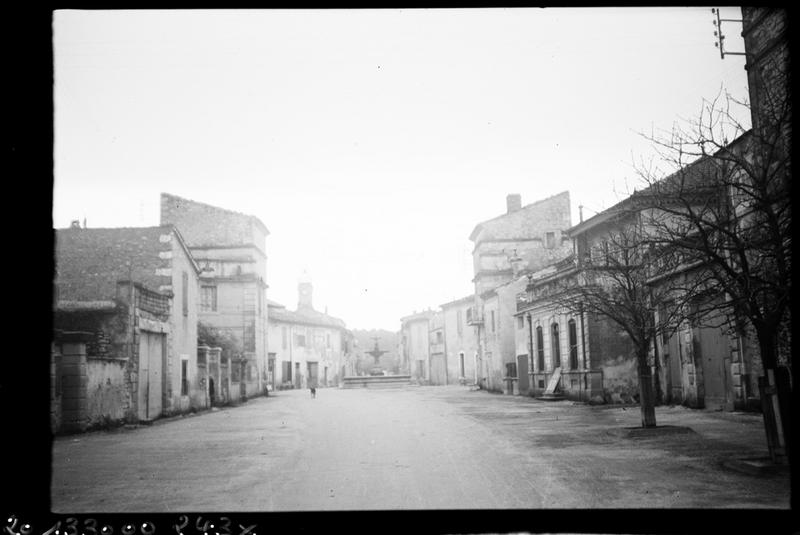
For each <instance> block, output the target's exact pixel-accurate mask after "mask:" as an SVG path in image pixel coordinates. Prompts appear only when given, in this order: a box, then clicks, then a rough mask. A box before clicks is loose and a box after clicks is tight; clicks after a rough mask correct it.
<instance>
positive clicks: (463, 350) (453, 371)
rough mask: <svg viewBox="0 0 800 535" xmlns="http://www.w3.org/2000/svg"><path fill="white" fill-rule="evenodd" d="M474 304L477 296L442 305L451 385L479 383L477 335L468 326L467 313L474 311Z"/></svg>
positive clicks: (448, 375)
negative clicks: (477, 372) (477, 373)
mask: <svg viewBox="0 0 800 535" xmlns="http://www.w3.org/2000/svg"><path fill="white" fill-rule="evenodd" d="M474 302H475V296H472V295H470V296H467V297H462V298H461V299H457V300H455V301H450V302H448V303H445V304H443V305H441V310H442V317H443V325H444V344H445V351H446V355H447V377H448V382H449V383H451V384H452V383H457V384H477V381H478V377H477V375H476V369H477V368H476V362H477V357H478V353H477V346H476V344H475V342H476V340H475V333H474V329H473V327H472V326H470V325H468V324H467V312H468V311H469V310H472V307H473V304H474Z"/></svg>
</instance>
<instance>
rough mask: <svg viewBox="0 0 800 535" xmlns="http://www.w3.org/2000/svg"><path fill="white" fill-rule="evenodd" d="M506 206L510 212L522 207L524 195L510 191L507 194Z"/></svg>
mask: <svg viewBox="0 0 800 535" xmlns="http://www.w3.org/2000/svg"><path fill="white" fill-rule="evenodd" d="M506 208H507V209H508V213H509V214H510V213H511V212H516V211H517V210H519V209H520V208H522V195H520V194H519V193H510V194H508V195H506Z"/></svg>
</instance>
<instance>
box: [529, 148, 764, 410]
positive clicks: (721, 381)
mask: <svg viewBox="0 0 800 535" xmlns="http://www.w3.org/2000/svg"><path fill="white" fill-rule="evenodd" d="M746 138H747V134H746V135H745V136H743V137H742V138H740V139H737V140H736V141H734V142H733V143H731V144H730V145H729V146H728V147H726V149H725V150H736V149H735V147H737V146H738V145H739V144H740V143H741V142H743V141H744V140H746ZM714 173H715V163H714V162H713V160H712V158H711V157H705V158H700V159H698V160H697V161H695V162H693V163H691V164H690V165H688V166H686V167H685V168H683V169H681V170H680V171H678V172H676V173H675V174H673V175H670V176H668V177H666V178H664V179H662V180H660V181H658V182H655V183H654V184H652V185H651V186H649V187H648V188H646V189H644V190H642V191H639V192H635V193H634V194H633V195H631V196H629V197H628V198H626V199H623V200H622V201H620V202H619V203H617V204H616V205H614V206H612V207H611V208H609V209H607V210H604V211H603V212H600V213H598V214H596V215H594V216H593V217H591V218H589V219H587V220H586V221H581V222H580V223H579V224H578V225H576V226H574V227H573V228H571V229H570V230H569V235H570V237H571V238H572V240H573V245H574V258H573V259H571V260H570V261H569V262H566V263H564V264H562V265H561V266H555V267H556V272H555V273H554V274H553V275H548V276H545V277H541V278H534V279H532V282H531V284H530V285H529V287H528V289H527V295H526V296H525V301H526V303H525V304H524V306H521V308H520V310H519V311H518V314H519V315H520V316H525V317H526V318H527V319H528V320H529V321H532V322H533V324H534V325H533V329H534V332H535V334H534V335H533V336H531V335H530V333H529V335H528V338H529V341H528V345H529V346H530V345H531V342H530V339H531V338H533V342H534V344H533V345H534V351H533V352H534V354H538V355H540V354H541V349H540V347H539V344H538V341H539V334H538V332H537V331H536V329H537V327H536V322H537V321H540V320H542V318H543V316H548V315H549V316H548V317H550V318H551V319H550V320H548V322H549V323H550V325H549V327H550V329H553V328H555V327H554V326H557V327H558V329H559V333H564V334H563V335H562V336H567V337H568V339H569V341H568V343H567V344H566V345H564V341H563V340H562V341H561V354H562V355H566V354H567V353H566V352H565V350H568V351H570V355H571V356H572V355H573V354H577V357H578V358H577V360H578V362H577V367H576V366H575V363H574V362H571V363H570V364H569V366H567V364H566V363H565V361H564V359H563V358H562V359H561V360H560V361H559V359H558V358H557V357H552V356H551V358H550V359H549V360H548V361H547V362H546V363H545V366H544V372H545V375H547V373H552V372H553V371H554V370H555V368H557V367H558V366H557V364H559V363H560V364H561V368H562V369H561V374H562V380H561V384H560V386H561V387H562V389H563V390H564V392H565V393H566V394H567V395H568V397H573V398H575V399H578V397H579V395H581V390H580V389H581V388H583V392H586V393H588V395H589V397H590V398H591V399H597V400H599V399H603V400H605V401H606V402H620V401H629V400H631V399H633V400H638V385H639V371H638V368H637V359H636V355H635V348H634V346H633V344H632V342H631V341H630V338H629V336H628V335H627V334H626V333H625V332H624V330H623V329H622V327H621V326H620V325H617V324H616V323H614V322H613V321H611V320H610V319H608V318H604V317H599V316H596V315H593V314H589V313H586V314H580V315H577V314H575V313H574V312H572V313H570V312H569V311H568V310H559V307H558V303H559V301H561V302H563V295H564V293H565V292H568V291H570V289H571V288H575V287H576V286H579V285H581V284H585V280H586V279H585V278H584V277H583V275H582V272H583V271H585V270H588V271H587V273H588V272H589V271H591V270H592V267H591V264H592V263H594V264H595V265H600V264H601V263H603V258H604V255H608V254H609V250H610V249H613V248H614V247H615V246H616V244H615V243H614V236H615V235H617V234H618V233H619V232H620V231H622V232H625V230H623V229H629V228H633V226H635V227H636V229H637V233H636V236H637V240H638V241H637V243H635V244H634V243H631V244H630V245H631V246H632V247H637V248H639V249H640V250H644V249H645V248H647V249H649V250H650V251H651V252H652V254H655V245H654V244H653V243H651V242H652V241H659V240H660V239H672V237H671V236H672V235H671V234H669V232H670V231H669V229H670V228H674V225H677V224H678V223H677V222H676V221H677V219H676V217H675V215H674V214H670V211H674V210H677V211H680V210H685V209H686V206H685V205H684V204H683V202H684V200H685V199H693V201H692V202H695V203H697V205H698V206H706V205H709V203H712V202H715V199H719V198H722V197H724V196H725V195H727V191H725V190H720V189H719V188H717V187H713V184H712V182H710V180H712V177H713V176H714ZM673 185H674V186H675V187H679V188H680V191H682V193H681V197H680V198H678V197H676V198H675V199H674V200H673V199H672V197H670V195H671V194H669V192H670V191H671V188H672V187H673ZM709 185H712V187H709ZM669 203H673V204H674V206H671V205H670V204H669ZM675 203H677V204H675ZM659 207H661V208H659ZM659 247H663V246H659ZM631 251H632V249H631ZM611 254H613V252H612V253H611ZM662 257H663V258H665V259H666V258H668V257H669V255H662ZM671 258H673V260H674V262H670V264H669V265H666V264H665V265H664V266H663V268H661V269H657V268H656V267H655V265H654V266H653V268H652V269H651V271H652V273H651V275H650V276H649V278H648V279H647V281H646V287H647V289H648V290H647V291H649V292H651V293H653V294H654V295H662V296H665V297H661V298H660V301H658V302H656V303H655V304H654V307H653V310H652V313H653V316H654V321H655V323H656V324H657V325H659V324H661V325H663V327H664V328H663V329H662V333H661V334H660V335H659V336H657V337H656V340H655V344H654V347H653V348H652V349H651V353H650V357H649V365H650V367H651V374H652V376H653V378H654V387H655V388H654V391H655V393H656V402H657V403H682V404H685V405H687V406H691V407H706V408H711V409H716V410H734V409H735V408H742V407H744V406H745V405H746V403H747V398H748V396H749V392H750V391H751V390H752V386H753V378H752V377H751V376H750V374H749V373H746V370H750V371H751V372H752V370H753V368H754V367H757V366H758V362H757V358H755V357H754V356H753V355H749V354H746V353H745V352H742V351H741V344H742V340H740V339H739V336H738V335H737V334H736V333H735V332H734V330H733V329H732V323H731V322H730V321H729V318H727V317H726V316H724V315H722V314H721V313H720V310H721V309H720V308H718V305H716V304H714V303H715V302H716V300H719V299H721V298H722V296H720V295H707V292H706V291H704V290H703V286H702V284H701V282H702V281H703V280H705V276H706V274H705V273H704V271H703V269H704V267H703V263H702V262H700V263H698V262H696V261H695V260H694V259H692V260H691V261H680V260H678V258H679V257H671ZM570 262H571V264H572V265H569V264H570ZM658 265H659V266H660V265H661V264H658ZM671 289H672V290H671ZM642 290H644V287H643V288H642ZM670 292H671V295H670ZM687 292H688V293H687ZM666 297H668V298H666ZM686 297H690V298H691V299H690V300H686V299H685V298H686ZM575 299H578V300H579V299H580V295H579V294H577V295H576V297H575ZM684 301H686V302H684ZM563 308H564V307H562V309H563ZM567 308H571V309H572V310H574V309H575V307H567ZM678 309H680V310H678ZM709 310H710V312H709ZM667 317H676V318H682V319H680V324H675V325H674V326H673V327H674V329H670V328H666V327H667V325H666V323H665V321H666V320H664V319H663V318H667ZM570 322H574V327H573V325H572V324H570ZM547 327H548V325H546V324H545V325H543V331H544V351H545V353H547V351H548V348H547V340H548V334H547ZM565 327H566V328H567V329H568V330H565ZM551 335H552V333H551ZM576 342H580V343H579V344H578V345H577V347H576V346H575V343H576ZM550 353H551V355H553V354H556V355H557V353H555V352H554V350H553V349H551V350H550ZM582 358H583V359H585V363H586V365H585V366H582V365H581V364H582V362H583V361H582V360H581V359H582ZM534 361H535V362H538V361H537V359H534ZM541 369H542V367H541V366H539V365H538V364H537V365H535V372H536V373H535V376H534V391H535V392H536V393H538V392H539V391H540V389H541V385H542V381H541V378H540V376H539V373H540V370H541ZM545 379H547V377H545ZM574 379H577V381H576V384H577V385H578V387H579V388H578V391H577V392H576V390H575V388H574V387H573V386H572V382H573V380H574ZM544 382H545V383H546V382H547V381H546V380H545V381H544Z"/></svg>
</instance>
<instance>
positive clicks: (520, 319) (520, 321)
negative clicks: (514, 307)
mask: <svg viewBox="0 0 800 535" xmlns="http://www.w3.org/2000/svg"><path fill="white" fill-rule="evenodd" d="M524 328H525V318H524V317H522V316H518V317H517V329H524Z"/></svg>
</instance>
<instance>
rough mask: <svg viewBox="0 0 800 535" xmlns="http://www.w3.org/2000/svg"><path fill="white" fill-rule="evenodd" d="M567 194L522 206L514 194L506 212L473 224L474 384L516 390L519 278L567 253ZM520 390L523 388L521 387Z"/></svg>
mask: <svg viewBox="0 0 800 535" xmlns="http://www.w3.org/2000/svg"><path fill="white" fill-rule="evenodd" d="M570 226H571V215H570V199H569V192H566V191H565V192H562V193H559V194H557V195H554V196H552V197H548V198H546V199H542V200H540V201H537V202H534V203H531V204H529V205H526V206H522V199H521V196H520V195H518V194H512V195H508V196H507V197H506V213H505V214H503V215H500V216H498V217H495V218H493V219H490V220H488V221H484V222H482V223H479V224H478V225H476V227H475V228H474V229H473V231H472V233H471V234H470V236H469V238H470V240H472V241H473V242H474V243H475V246H474V249H473V253H472V257H473V270H474V274H475V276H474V278H473V283H474V284H475V300H474V304H473V309H472V310H471V311H470V312H469V314H468V316H469V318H468V324H469V325H471V326H472V327H473V329H474V332H475V338H476V343H475V345H476V348H477V359H476V370H477V375H478V384H479V385H480V386H481V387H482V388H486V389H488V390H491V391H498V392H501V391H506V392H510V391H513V390H514V388H517V389H518V388H519V384H518V383H517V382H516V379H518V375H517V368H518V366H519V355H517V353H516V341H515V325H514V323H513V321H512V320H511V318H513V314H514V313H516V298H517V294H518V293H519V291H520V288H524V286H525V282H524V281H523V280H522V279H521V276H522V274H524V273H530V272H533V271H536V270H539V269H542V268H544V267H545V266H547V265H549V264H552V263H553V262H557V261H558V260H561V259H563V258H564V257H566V256H567V255H569V254H570V252H571V249H572V245H571V241H570V239H569V236H568V235H567V230H568V229H569V228H570ZM523 386H525V385H524V384H523Z"/></svg>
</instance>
